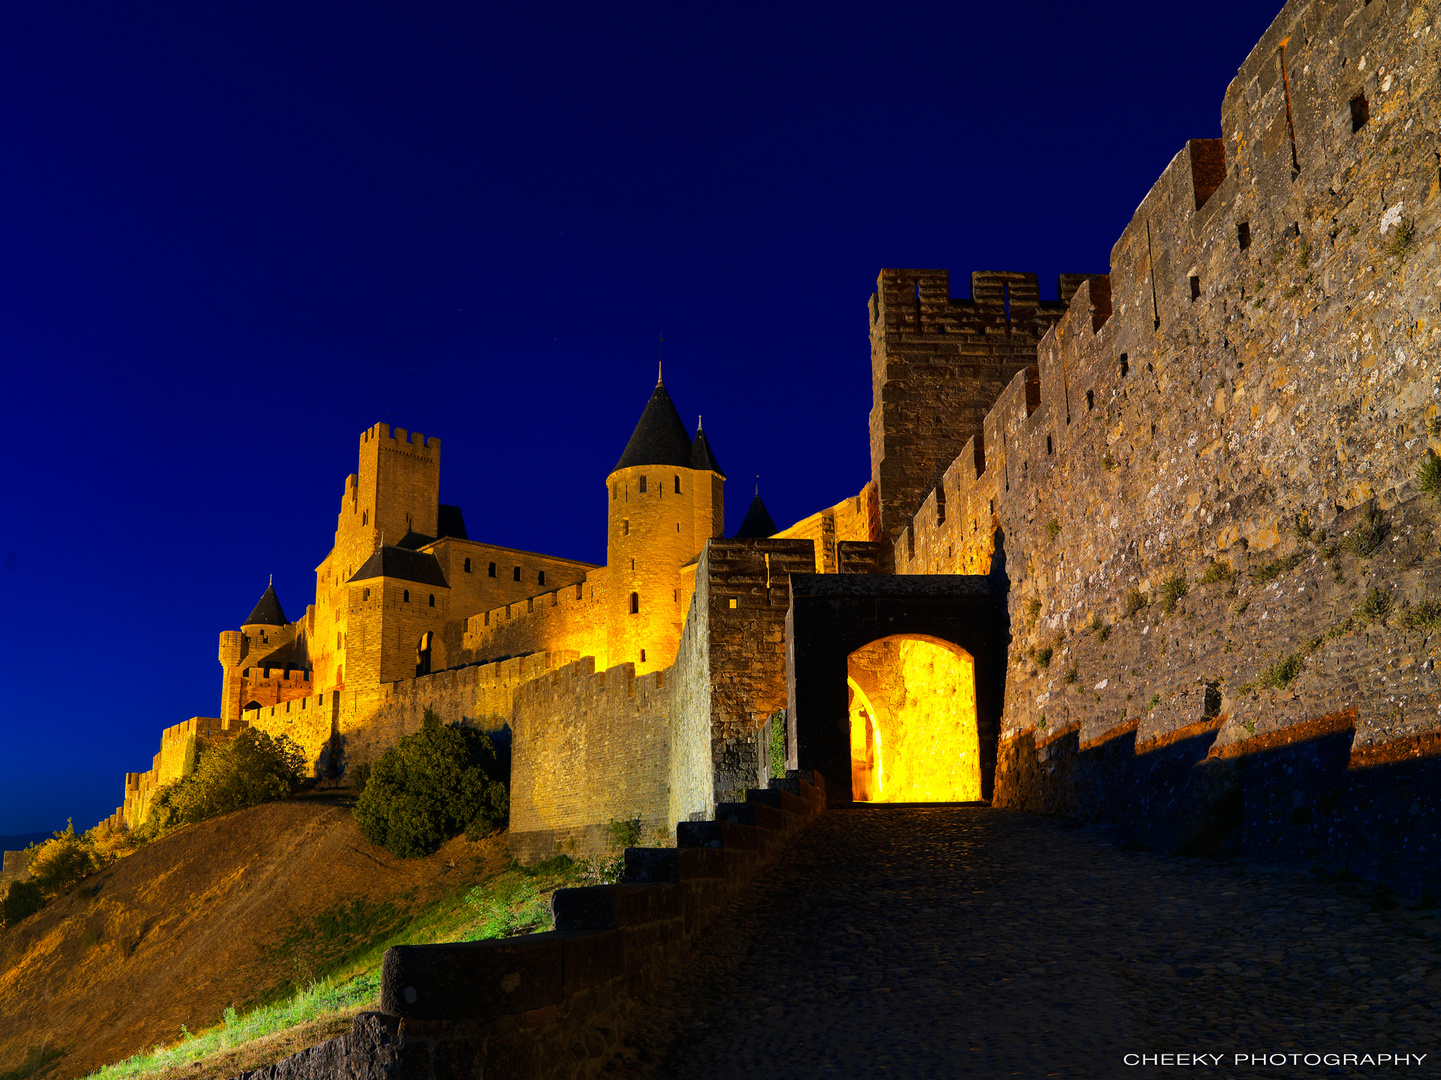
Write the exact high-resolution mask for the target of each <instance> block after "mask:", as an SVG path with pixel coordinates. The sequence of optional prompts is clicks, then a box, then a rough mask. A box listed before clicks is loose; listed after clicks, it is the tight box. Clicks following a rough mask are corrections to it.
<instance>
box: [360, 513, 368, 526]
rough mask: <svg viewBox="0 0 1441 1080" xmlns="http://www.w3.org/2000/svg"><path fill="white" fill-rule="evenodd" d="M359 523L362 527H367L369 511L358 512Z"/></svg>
mask: <svg viewBox="0 0 1441 1080" xmlns="http://www.w3.org/2000/svg"><path fill="white" fill-rule="evenodd" d="M360 523H361V524H362V525H369V524H370V511H369V510H362V511H361V512H360Z"/></svg>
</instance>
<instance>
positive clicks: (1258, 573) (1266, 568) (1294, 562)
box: [1251, 551, 1306, 584]
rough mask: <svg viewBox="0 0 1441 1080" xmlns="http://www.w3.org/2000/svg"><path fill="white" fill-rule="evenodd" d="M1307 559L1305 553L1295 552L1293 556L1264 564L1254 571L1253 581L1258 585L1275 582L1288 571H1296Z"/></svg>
mask: <svg viewBox="0 0 1441 1080" xmlns="http://www.w3.org/2000/svg"><path fill="white" fill-rule="evenodd" d="M1305 557H1306V555H1305V553H1304V552H1300V551H1293V552H1291V554H1289V555H1283V556H1281V557H1280V558H1279V559H1272V560H1271V561H1270V562H1268V563H1264V564H1263V565H1261V566H1258V567H1256V569H1254V570H1252V571H1251V580H1252V581H1254V582H1256V583H1257V584H1262V583H1264V582H1267V581H1273V580H1275V579H1276V578H1278V577H1280V576H1281V575H1282V574H1284V573H1286V571H1288V570H1294V569H1295V568H1296V567H1297V566H1299V565H1300V563H1301V560H1302V559H1304V558H1305Z"/></svg>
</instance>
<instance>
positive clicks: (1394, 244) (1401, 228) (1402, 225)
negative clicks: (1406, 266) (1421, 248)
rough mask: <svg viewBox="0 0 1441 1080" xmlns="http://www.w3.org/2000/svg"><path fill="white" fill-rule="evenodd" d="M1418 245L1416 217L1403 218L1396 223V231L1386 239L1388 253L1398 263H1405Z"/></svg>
mask: <svg viewBox="0 0 1441 1080" xmlns="http://www.w3.org/2000/svg"><path fill="white" fill-rule="evenodd" d="M1415 245H1416V219H1415V218H1402V219H1401V220H1400V221H1399V222H1397V224H1396V231H1395V232H1394V233H1392V234H1391V239H1390V240H1388V241H1386V254H1387V255H1389V256H1391V258H1393V259H1395V260H1396V261H1397V262H1398V263H1405V261H1406V259H1407V257H1408V256H1409V255H1410V254H1411V249H1412V248H1413V247H1414V246H1415Z"/></svg>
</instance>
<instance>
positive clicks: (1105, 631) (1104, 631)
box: [1096, 623, 1111, 642]
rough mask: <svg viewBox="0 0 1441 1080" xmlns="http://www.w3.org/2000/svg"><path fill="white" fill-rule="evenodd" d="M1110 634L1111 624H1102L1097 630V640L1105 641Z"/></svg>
mask: <svg viewBox="0 0 1441 1080" xmlns="http://www.w3.org/2000/svg"><path fill="white" fill-rule="evenodd" d="M1110 636H1111V624H1110V623H1106V624H1105V625H1104V626H1102V627H1101V628H1100V629H1099V630H1097V631H1096V640H1097V641H1101V642H1104V641H1105V640H1106V639H1107V638H1108V637H1110Z"/></svg>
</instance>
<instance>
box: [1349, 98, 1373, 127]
mask: <svg viewBox="0 0 1441 1080" xmlns="http://www.w3.org/2000/svg"><path fill="white" fill-rule="evenodd" d="M1370 119H1371V106H1370V105H1369V104H1368V103H1367V101H1366V95H1365V94H1357V95H1356V96H1355V97H1353V98H1352V99H1351V131H1352V133H1353V134H1354V133H1355V132H1358V131H1360V130H1361V129H1362V128H1363V127H1365V126H1366V121H1367V120H1370Z"/></svg>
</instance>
